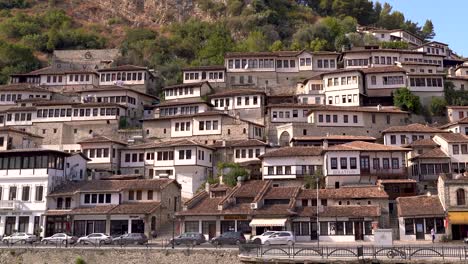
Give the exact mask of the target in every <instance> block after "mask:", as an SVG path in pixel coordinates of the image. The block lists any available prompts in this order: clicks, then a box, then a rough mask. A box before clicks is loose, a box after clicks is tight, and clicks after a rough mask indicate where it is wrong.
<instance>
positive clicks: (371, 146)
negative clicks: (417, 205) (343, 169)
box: [327, 141, 410, 151]
mask: <svg viewBox="0 0 468 264" xmlns="http://www.w3.org/2000/svg"><path fill="white" fill-rule="evenodd" d="M409 150H410V149H407V148H402V147H395V146H387V145H383V144H377V143H370V142H365V141H352V142H349V143H345V144H341V145H335V146H331V147H329V148H328V149H327V151H409Z"/></svg>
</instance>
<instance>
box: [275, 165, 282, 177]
mask: <svg viewBox="0 0 468 264" xmlns="http://www.w3.org/2000/svg"><path fill="white" fill-rule="evenodd" d="M276 175H283V166H276Z"/></svg>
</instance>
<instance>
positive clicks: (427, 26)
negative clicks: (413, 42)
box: [421, 19, 435, 39]
mask: <svg viewBox="0 0 468 264" xmlns="http://www.w3.org/2000/svg"><path fill="white" fill-rule="evenodd" d="M421 36H422V37H423V38H424V39H433V38H434V37H435V32H434V25H433V24H432V20H430V19H428V20H426V23H424V26H423V28H422V31H421Z"/></svg>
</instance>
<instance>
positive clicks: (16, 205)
mask: <svg viewBox="0 0 468 264" xmlns="http://www.w3.org/2000/svg"><path fill="white" fill-rule="evenodd" d="M20 207H21V201H18V200H0V210H17V209H20Z"/></svg>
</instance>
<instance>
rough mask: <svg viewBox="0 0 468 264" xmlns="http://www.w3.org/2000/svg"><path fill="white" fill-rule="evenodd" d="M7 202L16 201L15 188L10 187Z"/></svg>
mask: <svg viewBox="0 0 468 264" xmlns="http://www.w3.org/2000/svg"><path fill="white" fill-rule="evenodd" d="M8 200H10V201H13V200H16V186H10V193H9V195H8Z"/></svg>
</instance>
